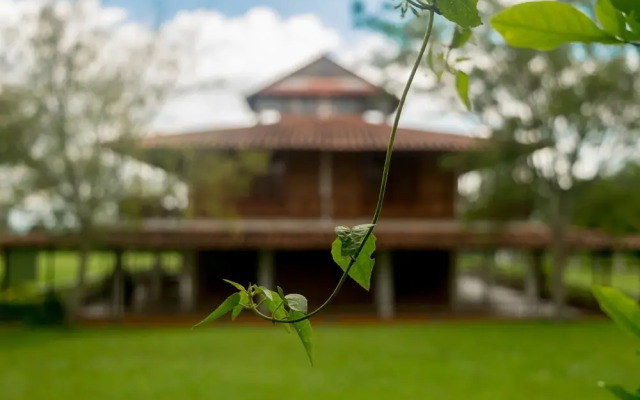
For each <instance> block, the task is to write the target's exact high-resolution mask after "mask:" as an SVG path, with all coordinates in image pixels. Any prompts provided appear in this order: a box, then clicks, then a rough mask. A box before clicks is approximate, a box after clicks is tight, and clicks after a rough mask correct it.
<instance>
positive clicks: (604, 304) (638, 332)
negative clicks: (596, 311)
mask: <svg viewBox="0 0 640 400" xmlns="http://www.w3.org/2000/svg"><path fill="white" fill-rule="evenodd" d="M593 295H594V296H595V297H596V300H598V304H600V308H601V309H602V311H604V312H605V313H607V315H609V317H611V319H612V320H613V322H615V323H616V325H618V326H619V327H620V328H622V329H623V330H625V331H627V332H629V333H631V334H633V335H635V336H637V337H639V338H640V307H638V304H636V302H635V300H634V299H632V298H631V297H629V296H627V295H625V294H623V293H622V292H620V291H619V290H617V289H614V288H611V287H605V286H594V287H593Z"/></svg>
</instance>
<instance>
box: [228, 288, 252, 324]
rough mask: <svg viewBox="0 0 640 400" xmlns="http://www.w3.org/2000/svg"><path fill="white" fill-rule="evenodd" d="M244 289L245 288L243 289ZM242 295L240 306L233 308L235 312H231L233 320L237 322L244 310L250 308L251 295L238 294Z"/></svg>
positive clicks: (243, 292)
mask: <svg viewBox="0 0 640 400" xmlns="http://www.w3.org/2000/svg"><path fill="white" fill-rule="evenodd" d="M243 289H244V288H243ZM238 294H239V295H240V299H239V301H238V305H237V306H235V307H234V308H233V312H231V320H232V321H235V320H236V318H238V315H240V313H241V312H242V310H244V309H245V308H246V307H249V295H248V294H247V292H246V291H242V292H240V293H238Z"/></svg>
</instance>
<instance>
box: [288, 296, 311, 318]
mask: <svg viewBox="0 0 640 400" xmlns="http://www.w3.org/2000/svg"><path fill="white" fill-rule="evenodd" d="M285 298H286V299H287V303H288V304H289V308H290V309H292V310H294V311H300V312H301V313H304V314H306V313H307V310H308V303H307V298H306V297H304V296H303V295H301V294H288V295H286V296H285Z"/></svg>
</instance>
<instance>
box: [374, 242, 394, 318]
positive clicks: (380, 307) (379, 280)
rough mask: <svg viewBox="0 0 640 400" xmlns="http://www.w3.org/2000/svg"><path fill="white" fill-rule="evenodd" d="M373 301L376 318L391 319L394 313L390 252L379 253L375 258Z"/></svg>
mask: <svg viewBox="0 0 640 400" xmlns="http://www.w3.org/2000/svg"><path fill="white" fill-rule="evenodd" d="M375 279H376V286H375V300H376V310H377V312H378V316H379V317H380V318H383V319H390V318H393V317H394V315H395V313H396V304H395V293H394V283H393V265H392V261H391V252H389V251H381V252H380V253H379V254H378V255H377V257H376V273H375Z"/></svg>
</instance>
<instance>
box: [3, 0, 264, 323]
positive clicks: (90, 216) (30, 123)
mask: <svg viewBox="0 0 640 400" xmlns="http://www.w3.org/2000/svg"><path fill="white" fill-rule="evenodd" d="M99 7H100V4H99V3H98V2H95V1H90V0H81V1H77V2H60V1H48V2H42V3H40V6H39V7H33V8H30V9H29V10H30V11H29V12H27V13H26V14H25V15H23V16H22V18H21V20H20V21H19V23H18V24H16V25H7V26H3V27H0V37H3V38H7V39H11V41H12V45H11V46H3V47H0V48H1V49H2V50H0V68H1V72H2V74H1V76H0V85H1V86H0V167H1V168H2V171H0V173H4V174H5V175H6V176H7V177H13V178H16V179H12V180H10V179H3V182H10V183H12V184H11V186H12V187H11V196H6V197H7V199H4V198H2V197H1V196H0V216H2V215H7V214H8V211H9V210H10V208H11V209H13V210H15V209H20V208H22V209H26V210H27V211H28V213H27V214H31V215H33V214H39V215H40V216H41V218H40V219H41V220H40V221H37V220H35V221H33V222H34V223H38V224H40V225H43V226H47V227H48V228H49V229H51V230H52V231H56V232H72V233H76V234H78V237H79V238H80V239H81V243H80V268H79V269H78V277H77V280H76V282H77V285H76V288H75V290H74V293H73V295H72V296H70V299H69V307H70V315H71V316H75V315H77V312H78V311H79V308H80V306H81V304H82V300H83V298H84V297H85V296H84V295H85V290H86V289H85V287H86V272H87V266H88V259H89V254H90V252H91V248H92V246H94V244H95V242H96V240H99V239H100V237H101V235H103V234H104V228H105V226H107V225H108V224H109V223H113V222H114V221H116V220H117V219H118V218H125V219H131V218H136V217H140V216H142V217H151V216H154V217H162V216H170V215H171V216H172V215H182V214H184V212H185V209H186V208H187V207H188V205H189V204H188V197H189V193H188V190H189V185H190V184H192V183H194V184H195V183H199V184H201V185H202V186H204V187H206V188H207V192H206V195H207V201H206V204H207V207H211V208H213V209H215V213H212V214H215V215H221V214H223V213H224V212H227V213H228V212H229V209H228V208H225V206H227V205H230V204H231V203H232V201H231V200H230V199H235V198H236V197H237V196H238V195H241V194H242V193H245V192H246V190H247V189H246V188H247V187H248V185H249V182H250V180H251V178H252V177H253V176H254V175H257V174H259V173H260V172H262V171H264V169H265V168H266V164H267V162H268V160H269V157H268V155H267V154H260V155H253V154H231V155H219V156H213V155H203V154H201V153H199V152H196V153H197V154H195V153H194V155H190V154H187V153H188V152H173V153H172V156H170V154H163V156H164V159H163V160H162V162H161V163H158V162H157V161H158V160H157V159H155V160H154V159H153V158H154V157H155V156H156V155H154V154H149V153H148V152H143V151H141V149H139V148H138V146H137V143H138V141H139V140H140V138H141V137H142V136H143V135H144V134H145V133H146V126H147V125H148V122H149V121H150V120H151V119H152V118H153V117H154V115H153V114H154V112H155V110H156V109H157V108H158V107H157V106H158V105H159V102H160V101H161V100H162V99H164V98H165V95H166V94H167V93H168V91H169V90H171V89H172V88H173V85H174V82H175V81H176V78H177V75H178V73H179V71H178V67H177V66H178V64H179V61H181V60H177V59H175V57H174V54H175V51H174V50H175V49H173V48H172V47H171V44H170V43H171V42H170V41H169V40H165V38H163V37H162V30H159V31H157V32H153V31H149V30H147V29H146V28H143V27H141V26H138V25H134V24H126V23H122V22H123V21H121V20H114V19H113V18H103V16H104V15H105V14H104V13H101V10H100V8H99ZM182 61H183V60H182ZM141 161H142V162H141ZM154 164H155V166H153V165H154ZM156 166H160V167H161V168H157V167H156ZM204 180H207V181H206V182H203V181H204ZM12 181H13V182H12ZM5 193H8V192H5ZM234 196H236V197H234ZM3 200H6V201H3ZM3 202H4V203H5V205H4V206H2V203H3ZM33 203H36V206H35V207H34V206H33Z"/></svg>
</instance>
